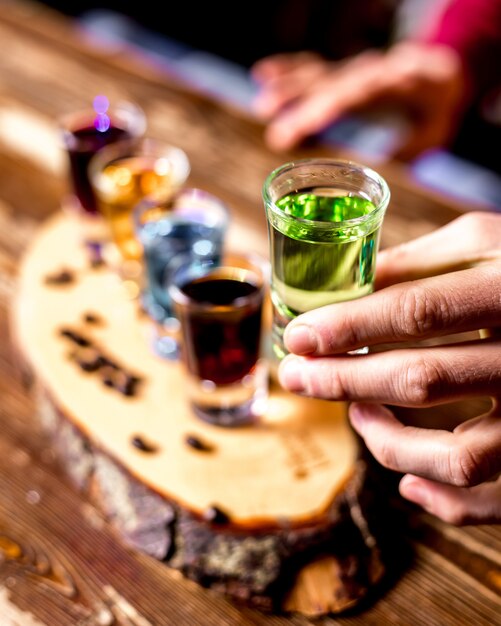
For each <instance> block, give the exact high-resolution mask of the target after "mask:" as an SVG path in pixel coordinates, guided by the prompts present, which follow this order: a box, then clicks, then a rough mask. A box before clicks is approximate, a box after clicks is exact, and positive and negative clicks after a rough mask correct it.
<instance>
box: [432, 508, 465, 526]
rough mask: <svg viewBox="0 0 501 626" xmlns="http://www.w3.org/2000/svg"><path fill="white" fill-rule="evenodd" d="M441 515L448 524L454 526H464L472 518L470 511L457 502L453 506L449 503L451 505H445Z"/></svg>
mask: <svg viewBox="0 0 501 626" xmlns="http://www.w3.org/2000/svg"><path fill="white" fill-rule="evenodd" d="M439 517H440V519H441V520H443V521H444V522H446V523H447V524H452V525H453V526H464V525H465V524H467V523H468V522H469V520H470V516H469V515H468V512H467V511H466V509H465V508H464V506H462V505H461V504H460V503H455V504H454V505H453V506H451V505H450V504H449V506H447V507H444V508H443V510H441V511H440V513H439Z"/></svg>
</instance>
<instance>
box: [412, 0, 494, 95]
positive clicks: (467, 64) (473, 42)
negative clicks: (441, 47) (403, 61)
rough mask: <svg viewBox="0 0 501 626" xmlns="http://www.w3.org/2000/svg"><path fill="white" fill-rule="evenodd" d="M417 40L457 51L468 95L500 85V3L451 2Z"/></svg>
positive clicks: (490, 0)
mask: <svg viewBox="0 0 501 626" xmlns="http://www.w3.org/2000/svg"><path fill="white" fill-rule="evenodd" d="M419 38H420V39H421V40H424V41H430V42H433V43H442V44H445V45H447V46H450V47H451V48H453V49H454V50H456V51H457V52H458V54H459V55H460V57H461V59H462V61H463V65H464V69H465V75H466V80H467V84H469V86H470V89H471V96H473V97H475V96H479V95H480V94H482V93H485V92H486V91H487V90H489V89H490V88H492V87H495V86H496V85H498V84H499V83H500V82H501V0H451V1H450V2H447V3H446V4H445V8H444V9H443V10H442V11H441V14H440V15H438V16H437V19H436V20H435V21H434V23H433V24H431V25H429V26H428V32H427V33H423V34H422V36H421V37H419Z"/></svg>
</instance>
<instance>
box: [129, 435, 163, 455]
mask: <svg viewBox="0 0 501 626" xmlns="http://www.w3.org/2000/svg"><path fill="white" fill-rule="evenodd" d="M130 442H131V444H132V445H133V446H134V448H137V449H138V450H141V452H149V453H152V452H157V451H158V446H157V445H155V444H154V443H151V442H149V441H146V440H145V439H144V437H141V435H134V436H133V437H132V438H131V440H130Z"/></svg>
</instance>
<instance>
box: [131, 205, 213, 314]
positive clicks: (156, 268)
mask: <svg viewBox="0 0 501 626" xmlns="http://www.w3.org/2000/svg"><path fill="white" fill-rule="evenodd" d="M194 219H196V216H195V218H194ZM223 234H224V232H223V229H222V227H221V226H211V225H207V224H203V223H200V221H192V220H190V219H189V216H187V215H182V216H179V217H170V218H166V219H163V220H160V221H158V222H149V223H147V224H145V225H144V227H143V229H142V232H141V240H142V242H143V246H144V257H145V264H146V276H147V285H146V288H147V290H146V293H145V294H144V300H145V306H146V307H147V309H148V311H149V313H150V315H151V316H152V317H153V318H154V319H156V320H158V321H160V322H162V321H164V320H166V319H168V318H170V317H174V314H173V310H172V304H171V301H170V298H169V295H168V291H167V289H168V285H169V279H170V276H171V275H172V271H173V270H174V269H175V268H176V267H178V265H179V264H180V263H182V262H183V263H184V262H186V261H192V262H195V263H197V262H203V263H206V262H213V263H216V264H217V263H219V260H220V256H221V251H222V246H223Z"/></svg>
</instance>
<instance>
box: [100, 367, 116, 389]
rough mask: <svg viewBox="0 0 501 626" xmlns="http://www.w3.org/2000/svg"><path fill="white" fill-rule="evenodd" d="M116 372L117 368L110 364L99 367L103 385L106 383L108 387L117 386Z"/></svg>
mask: <svg viewBox="0 0 501 626" xmlns="http://www.w3.org/2000/svg"><path fill="white" fill-rule="evenodd" d="M115 372H116V370H115V369H114V368H113V367H109V366H108V365H104V366H102V367H100V368H99V375H100V377H101V381H102V383H103V385H106V386H107V387H115Z"/></svg>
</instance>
